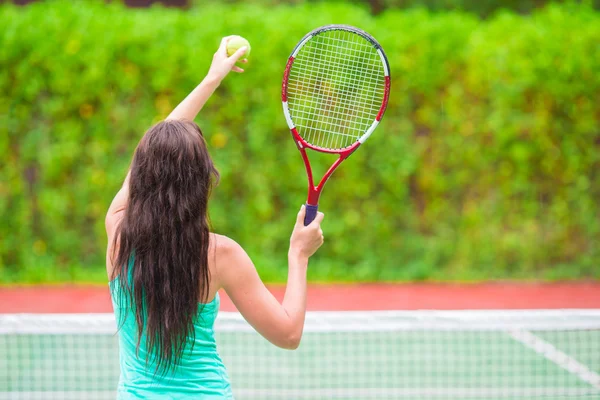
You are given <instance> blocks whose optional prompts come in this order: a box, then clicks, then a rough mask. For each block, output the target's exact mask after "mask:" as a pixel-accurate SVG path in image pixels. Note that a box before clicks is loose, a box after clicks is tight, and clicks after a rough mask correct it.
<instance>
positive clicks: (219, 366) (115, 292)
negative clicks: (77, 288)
mask: <svg viewBox="0 0 600 400" xmlns="http://www.w3.org/2000/svg"><path fill="white" fill-rule="evenodd" d="M117 279H118V278H117ZM116 283H117V281H116V280H115V281H112V282H111V283H110V288H111V297H112V301H113V307H114V311H115V317H116V319H117V323H118V324H119V327H120V329H119V333H118V334H119V348H120V357H119V362H120V367H121V378H120V380H119V388H118V394H119V396H118V399H132V398H133V399H137V398H143V399H151V398H160V397H165V396H166V397H168V398H170V399H179V398H186V399H188V398H190V397H194V398H202V399H219V400H222V399H231V398H233V396H232V393H231V386H230V384H229V378H228V376H227V371H226V369H225V366H224V365H223V362H222V361H221V358H220V357H219V354H218V352H217V344H216V342H215V336H214V329H213V326H214V322H215V319H216V317H217V313H218V311H219V303H220V299H219V294H218V293H217V294H216V296H215V297H214V299H213V300H212V301H211V302H210V303H207V304H200V303H199V304H198V314H197V318H196V319H195V321H194V334H195V335H194V336H195V337H191V336H188V338H187V340H186V343H185V348H184V350H183V353H182V357H181V359H180V361H179V364H178V365H174V366H172V369H171V370H169V371H168V372H167V373H163V372H161V371H159V372H157V373H155V371H156V364H155V363H154V362H153V361H152V354H148V348H147V345H146V336H145V335H143V336H142V340H141V342H140V346H139V351H138V348H137V344H138V328H137V325H136V321H135V310H134V308H133V307H131V305H130V304H129V305H128V303H127V301H126V300H125V298H124V297H123V293H122V291H121V289H120V285H118V284H116ZM147 359H149V360H150V361H149V362H148V363H147V361H146V360H147Z"/></svg>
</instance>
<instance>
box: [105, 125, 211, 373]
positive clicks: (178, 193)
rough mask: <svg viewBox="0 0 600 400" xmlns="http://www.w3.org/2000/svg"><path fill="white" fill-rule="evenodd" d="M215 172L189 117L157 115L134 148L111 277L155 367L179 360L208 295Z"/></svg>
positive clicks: (117, 233)
mask: <svg viewBox="0 0 600 400" xmlns="http://www.w3.org/2000/svg"><path fill="white" fill-rule="evenodd" d="M218 177H219V174H218V172H217V170H216V169H215V167H214V165H213V163H212V160H211V158H210V156H209V154H208V150H207V148H206V143H205V141H204V137H203V136H202V132H201V131H200V128H199V127H198V126H197V125H196V124H195V123H193V122H186V121H174V120H171V121H164V122H160V123H158V124H157V125H155V126H153V127H152V128H150V129H149V130H148V132H146V134H145V135H144V137H143V138H142V140H141V141H140V143H139V144H138V147H137V148H136V150H135V154H134V157H133V162H132V165H131V171H130V178H129V199H128V204H127V209H126V211H125V214H124V216H123V219H122V220H121V223H120V225H119V226H118V227H117V230H116V234H115V242H114V243H115V245H114V248H115V249H117V251H116V253H115V257H114V260H113V265H114V270H113V276H112V278H113V279H114V278H117V277H118V278H119V280H118V284H119V285H120V288H121V289H122V291H121V293H123V294H124V296H122V297H125V300H126V303H127V304H128V305H129V306H133V307H134V308H135V320H136V324H137V327H138V333H139V336H138V344H137V348H138V351H139V346H140V343H141V340H142V336H143V335H144V334H145V335H146V345H147V349H148V354H150V355H151V357H152V361H154V362H155V363H156V371H158V370H162V371H163V372H166V371H168V370H169V369H170V368H171V367H172V366H174V365H177V364H178V363H179V361H180V360H181V356H182V353H183V350H184V348H185V344H186V338H187V337H188V336H192V337H193V335H194V328H193V323H194V321H195V318H196V316H197V312H198V301H199V300H200V301H201V302H205V301H206V300H207V296H208V290H209V280H210V274H209V270H208V246H209V221H208V214H207V206H208V198H209V196H210V192H211V188H212V185H213V182H214V181H215V180H218ZM146 361H147V362H149V361H150V360H148V359H147V360H146ZM156 371H155V372H156Z"/></svg>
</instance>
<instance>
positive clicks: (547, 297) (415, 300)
mask: <svg viewBox="0 0 600 400" xmlns="http://www.w3.org/2000/svg"><path fill="white" fill-rule="evenodd" d="M268 287H269V290H270V291H271V292H272V293H273V294H274V295H275V297H277V298H278V299H279V300H281V299H282V298H283V294H284V292H285V286H283V285H269V286H268ZM220 294H221V308H220V309H221V311H235V306H234V305H233V303H232V302H231V300H230V299H229V298H228V297H227V295H226V294H225V293H224V292H223V291H221V292H220ZM307 302H308V310H309V311H368V310H485V309H490V310H493V309H495V310H499V309H500V310H501V309H507V310H518V309H562V308H590V309H591V308H600V282H599V281H589V282H588V281H583V282H557V283H518V282H490V283H472V284H462V283H461V284H458V283H399V284H395V283H364V284H310V285H309V287H308V300H307ZM108 312H112V305H111V300H110V295H109V290H108V284H107V285H106V286H103V285H75V284H69V285H67V284H65V285H41V286H3V287H0V313H108Z"/></svg>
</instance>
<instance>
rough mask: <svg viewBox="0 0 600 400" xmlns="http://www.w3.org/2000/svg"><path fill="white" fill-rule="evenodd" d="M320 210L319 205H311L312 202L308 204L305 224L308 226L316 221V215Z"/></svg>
mask: <svg viewBox="0 0 600 400" xmlns="http://www.w3.org/2000/svg"><path fill="white" fill-rule="evenodd" d="M318 210H319V206H318V205H315V206H313V205H310V204H307V205H306V214H305V215H304V226H306V225H308V224H310V223H311V222H313V221H314V219H315V217H316V216H317V211H318Z"/></svg>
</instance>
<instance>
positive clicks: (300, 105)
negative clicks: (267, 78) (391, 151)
mask: <svg viewBox="0 0 600 400" xmlns="http://www.w3.org/2000/svg"><path fill="white" fill-rule="evenodd" d="M389 95H390V68H389V65H388V61H387V58H386V56H385V53H384V52H383V49H382V48H381V46H380V45H379V43H377V41H376V40H375V39H374V38H373V37H372V36H370V35H369V34H368V33H366V32H363V31H361V30H360V29H357V28H354V27H351V26H347V25H328V26H323V27H321V28H317V29H315V30H313V31H312V32H310V33H308V34H307V35H306V36H305V37H304V38H303V39H302V40H301V41H300V43H298V44H297V45H296V47H295V48H294V51H293V52H292V55H291V56H290V58H289V59H288V62H287V66H286V68H285V73H284V76H283V87H282V91H281V98H282V101H283V113H284V114H285V118H286V120H287V123H288V126H289V127H290V130H291V132H292V136H293V137H294V141H295V142H296V145H297V146H298V150H299V151H300V154H301V155H302V159H303V160H304V165H305V166H306V173H307V175H308V200H307V202H306V217H305V219H304V225H308V224H309V223H310V222H311V221H312V220H313V219H314V218H315V216H316V215H317V209H318V203H319V196H320V195H321V191H322V190H323V186H324V185H325V182H327V179H329V177H330V176H331V174H332V173H333V171H335V169H336V168H337V167H338V166H339V165H340V164H341V163H342V161H344V160H345V159H346V158H348V157H349V156H350V154H352V153H353V152H354V151H355V150H356V149H357V148H358V147H359V146H360V145H361V144H363V143H364V142H365V141H366V140H367V139H368V138H369V136H371V133H373V131H374V130H375V128H376V127H377V125H378V124H379V121H381V118H382V117H383V113H384V112H385V108H386V106H387V103H388V98H389ZM307 148H309V149H312V150H315V151H320V152H323V153H331V154H339V158H338V159H337V160H336V161H335V162H334V163H333V164H332V165H331V167H329V169H328V170H327V172H326V173H325V175H323V178H322V179H321V181H320V182H319V184H318V185H317V186H315V184H314V181H313V175H312V168H311V166H310V162H309V160H308V156H307V154H306V149H307Z"/></svg>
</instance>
